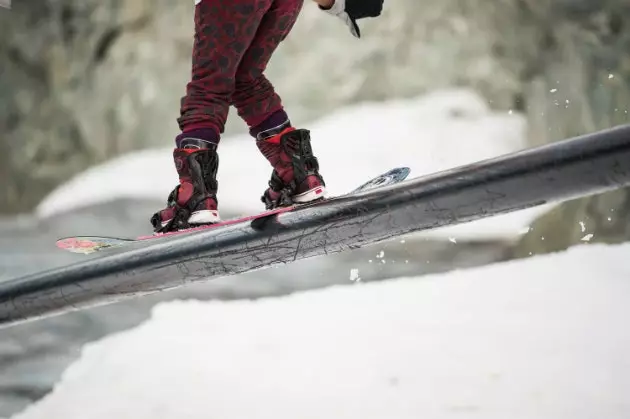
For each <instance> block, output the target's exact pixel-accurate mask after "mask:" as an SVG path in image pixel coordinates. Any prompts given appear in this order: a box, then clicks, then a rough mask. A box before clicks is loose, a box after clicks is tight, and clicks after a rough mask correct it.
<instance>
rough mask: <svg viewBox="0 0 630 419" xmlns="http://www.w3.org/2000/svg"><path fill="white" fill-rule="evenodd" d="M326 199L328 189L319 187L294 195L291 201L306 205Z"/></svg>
mask: <svg viewBox="0 0 630 419" xmlns="http://www.w3.org/2000/svg"><path fill="white" fill-rule="evenodd" d="M325 197H326V187H325V186H317V187H315V188H313V189H309V190H308V191H306V192H302V193H301V194H297V195H293V196H292V197H291V199H292V200H293V202H296V203H298V204H304V203H306V202H311V201H315V200H317V199H322V198H325Z"/></svg>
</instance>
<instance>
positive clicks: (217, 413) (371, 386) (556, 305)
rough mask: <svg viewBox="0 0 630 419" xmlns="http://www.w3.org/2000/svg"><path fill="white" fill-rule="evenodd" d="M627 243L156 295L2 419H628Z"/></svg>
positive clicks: (629, 249) (629, 290)
mask: <svg viewBox="0 0 630 419" xmlns="http://www.w3.org/2000/svg"><path fill="white" fill-rule="evenodd" d="M628 252H630V245H629V244H625V245H618V246H604V245H584V246H581V247H578V248H573V249H570V250H569V251H568V252H564V253H561V254H556V255H546V256H537V257H534V258H531V259H528V260H520V261H512V262H509V263H502V264H496V265H490V266H486V267H482V268H477V269H471V270H466V271H459V272H452V273H449V274H442V275H433V276H428V277H424V278H423V279H413V278H407V279H400V280H395V281H388V282H382V283H372V284H363V285H357V286H354V287H338V288H329V289H326V290H322V291H311V292H307V293H302V294H299V295H292V296H288V297H283V298H273V299H264V300H260V301H257V302H247V301H238V302H229V303H219V302H212V303H201V302H172V303H164V304H162V305H160V306H158V307H157V308H156V309H155V310H154V314H153V317H152V319H151V320H149V321H147V322H146V323H144V324H142V325H141V326H139V327H137V328H135V329H133V330H130V331H127V332H123V333H120V334H117V335H113V336H109V337H107V338H105V339H103V340H101V341H100V342H96V343H93V344H90V345H88V346H87V347H85V348H84V351H83V354H82V357H81V359H80V360H79V361H78V362H76V363H75V364H74V365H72V366H71V367H70V368H69V369H68V370H67V371H66V372H65V374H64V376H63V378H62V380H61V382H60V383H59V384H58V385H57V386H56V388H55V390H54V391H53V392H52V393H51V394H49V395H48V396H46V397H45V398H44V399H43V400H41V401H40V402H38V403H36V404H34V405H33V406H31V407H30V408H29V409H27V410H26V411H25V412H23V413H22V414H18V415H16V416H14V419H40V418H41V419H44V418H46V419H47V418H64V419H74V418H76V419H111V418H119V419H124V418H130V419H131V418H133V419H144V418H146V419H167V418H174V419H175V418H177V419H179V418H188V419H194V418H222V419H230V418H239V419H240V418H250V419H252V418H274V419H282V418H287V419H288V418H291V419H294V418H316V419H320V418H357V419H359V418H360V419H371V418H397V419H404V418H427V419H428V418H484V419H488V418H497V419H505V418H537V419H540V418H553V419H559V418H567V419H579V418H607V419H616V418H627V417H630V398H628V394H630V357H628V353H629V352H630V328H628V327H627V319H628V318H630V306H629V305H628V301H629V299H630V281H629V280H628V278H630V265H628V264H627V263H626V262H627V255H628Z"/></svg>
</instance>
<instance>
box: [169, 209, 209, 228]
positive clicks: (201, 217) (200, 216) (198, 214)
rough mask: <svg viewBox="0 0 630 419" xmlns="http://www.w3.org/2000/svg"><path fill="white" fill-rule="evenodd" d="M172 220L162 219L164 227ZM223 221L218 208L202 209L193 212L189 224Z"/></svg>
mask: <svg viewBox="0 0 630 419" xmlns="http://www.w3.org/2000/svg"><path fill="white" fill-rule="evenodd" d="M170 221H171V220H166V221H162V227H164V226H165V225H167V224H168V223H169V222H170ZM220 221H221V217H219V211H216V210H201V211H195V212H193V213H192V214H191V215H190V217H189V218H188V223H189V224H195V225H198V224H214V223H218V222H220Z"/></svg>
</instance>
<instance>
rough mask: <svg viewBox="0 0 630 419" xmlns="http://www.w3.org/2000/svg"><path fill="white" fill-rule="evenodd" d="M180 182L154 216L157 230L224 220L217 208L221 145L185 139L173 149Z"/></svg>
mask: <svg viewBox="0 0 630 419" xmlns="http://www.w3.org/2000/svg"><path fill="white" fill-rule="evenodd" d="M173 159H174V160H175V168H176V169H177V173H178V175H179V185H177V186H176V187H175V189H173V191H172V192H171V193H170V194H169V196H168V200H167V206H166V208H164V209H163V210H161V211H159V212H157V213H155V214H154V215H153V217H151V224H152V225H153V228H154V231H155V232H156V233H165V232H169V231H177V230H184V229H187V228H192V227H197V226H200V225H204V224H214V223H217V222H219V221H220V218H219V211H218V209H217V189H218V182H217V170H218V168H219V155H218V154H217V145H216V144H214V143H211V142H208V141H204V140H200V139H196V138H185V139H183V140H182V141H181V142H180V143H179V147H178V148H176V149H175V150H174V151H173Z"/></svg>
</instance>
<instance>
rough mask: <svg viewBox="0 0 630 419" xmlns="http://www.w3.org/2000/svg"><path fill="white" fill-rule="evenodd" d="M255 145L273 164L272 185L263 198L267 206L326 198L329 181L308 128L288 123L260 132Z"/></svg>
mask: <svg viewBox="0 0 630 419" xmlns="http://www.w3.org/2000/svg"><path fill="white" fill-rule="evenodd" d="M256 145H257V146H258V149H259V150H260V152H261V153H262V154H263V155H264V156H265V157H266V158H267V160H268V161H269V163H271V166H272V167H273V171H272V173H271V180H270V181H269V188H268V189H267V190H266V191H265V193H264V194H263V196H262V197H261V201H262V202H263V203H264V204H265V207H266V208H267V209H274V208H278V207H286V206H290V205H293V204H300V203H306V202H312V201H315V200H318V199H323V198H325V196H326V184H325V183H324V179H323V178H322V176H321V175H320V174H319V163H318V161H317V158H316V157H315V156H314V155H313V150H312V148H311V138H310V132H309V131H308V130H305V129H295V128H293V127H291V126H288V123H287V124H285V125H283V126H280V127H277V128H274V129H272V130H268V131H264V132H261V133H260V134H258V135H257V136H256Z"/></svg>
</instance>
